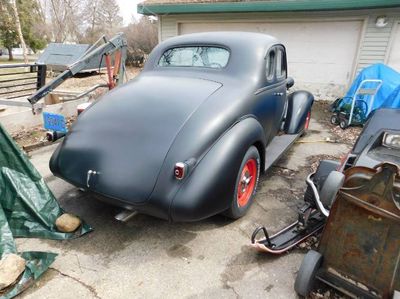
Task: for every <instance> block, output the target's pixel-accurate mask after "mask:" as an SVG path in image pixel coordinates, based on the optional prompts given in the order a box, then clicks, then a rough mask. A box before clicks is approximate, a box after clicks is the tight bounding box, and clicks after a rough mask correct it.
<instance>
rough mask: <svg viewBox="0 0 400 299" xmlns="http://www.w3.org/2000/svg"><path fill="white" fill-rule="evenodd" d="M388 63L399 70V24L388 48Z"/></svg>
mask: <svg viewBox="0 0 400 299" xmlns="http://www.w3.org/2000/svg"><path fill="white" fill-rule="evenodd" d="M388 65H389V66H390V67H392V68H394V69H395V70H396V71H398V72H400V24H398V25H397V26H396V32H395V33H394V38H393V43H392V47H391V49H390V54H389V60H388Z"/></svg>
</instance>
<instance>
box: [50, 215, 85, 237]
mask: <svg viewBox="0 0 400 299" xmlns="http://www.w3.org/2000/svg"><path fill="white" fill-rule="evenodd" d="M80 225H81V220H80V219H79V218H78V217H76V216H74V215H71V214H68V213H65V214H62V215H61V216H60V217H58V218H57V220H56V226H57V229H58V230H59V231H60V232H63V233H72V232H74V231H76V230H77V229H78V227H79V226H80Z"/></svg>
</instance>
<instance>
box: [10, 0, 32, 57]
mask: <svg viewBox="0 0 400 299" xmlns="http://www.w3.org/2000/svg"><path fill="white" fill-rule="evenodd" d="M10 3H11V7H12V9H13V12H14V18H15V27H16V30H17V33H18V38H19V42H20V43H21V47H22V55H23V56H24V62H25V63H28V53H27V50H26V44H25V39H24V36H23V35H22V29H21V22H20V20H19V14H18V8H17V2H16V1H15V0H11V1H10Z"/></svg>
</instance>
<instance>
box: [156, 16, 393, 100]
mask: <svg viewBox="0 0 400 299" xmlns="http://www.w3.org/2000/svg"><path fill="white" fill-rule="evenodd" d="M381 15H385V16H386V17H387V19H388V24H387V26H386V27H384V28H376V26H375V20H376V18H377V17H378V16H381ZM321 22H323V23H321ZM327 22H328V23H329V22H330V25H331V26H329V25H328V26H327V24H328V23H327ZM357 22H358V23H359V24H360V25H359V26H358V25H357V26H351V25H350V24H351V23H352V24H353V25H354V24H356V23H357ZM398 22H400V9H390V10H367V11H341V12H313V13H305V12H296V13H230V14H224V13H218V14H192V15H185V14H182V15H166V16H161V17H160V30H159V38H160V40H165V39H167V38H169V37H172V36H176V35H178V34H182V33H185V30H186V32H188V31H192V32H193V31H196V30H195V28H196V23H197V28H200V29H201V30H203V29H204V30H203V31H207V30H211V29H216V28H219V29H221V30H225V29H227V28H228V29H229V28H232V29H233V30H238V29H239V28H241V30H244V31H246V29H247V30H251V31H253V30H252V29H253V28H255V27H256V28H258V30H254V31H261V32H266V31H268V29H271V31H275V32H277V34H276V35H282V37H281V39H282V40H285V39H287V42H288V43H291V42H292V41H293V38H292V40H290V39H289V36H287V35H288V32H289V31H287V30H286V32H285V30H283V29H282V28H281V29H279V24H280V25H282V26H290V24H293V23H299V24H305V25H307V26H308V27H309V28H308V29H307V34H309V33H310V32H311V35H320V34H324V32H325V35H326V43H329V47H332V48H333V49H331V50H329V51H328V49H327V48H326V47H327V45H326V44H322V43H323V42H322V41H321V44H320V49H321V51H320V53H321V54H320V55H321V57H319V58H320V60H321V59H322V60H323V59H325V63H330V57H329V56H332V55H334V56H335V57H337V58H338V59H343V63H342V66H340V65H339V66H337V67H342V68H343V70H345V72H344V71H342V72H340V71H337V72H334V74H333V77H332V76H331V77H329V72H325V73H324V75H323V77H324V78H322V80H321V78H319V79H318V80H319V81H320V82H318V83H321V82H322V84H319V85H318V84H317V85H315V84H314V85H313V86H311V85H312V84H311V83H313V82H312V81H313V80H314V81H315V78H313V77H316V76H317V75H315V74H313V73H315V71H311V70H310V71H306V74H302V75H301V76H300V77H301V78H302V81H304V82H303V83H304V84H303V83H302V84H303V85H302V86H301V84H300V86H299V84H298V85H297V86H298V87H299V88H307V87H308V88H311V89H312V91H313V92H314V93H316V95H317V96H318V97H319V98H330V99H332V98H334V97H337V96H341V95H342V93H343V92H344V91H345V90H346V88H347V87H348V85H349V84H350V83H351V81H352V79H353V78H354V76H355V75H356V74H357V72H358V71H359V70H360V69H362V68H363V67H365V66H367V65H370V64H373V63H377V62H384V63H392V61H394V60H396V59H398V58H396V55H395V54H390V52H391V51H397V50H396V49H397V47H398V43H397V40H398V38H397V35H396V32H397V29H398V28H399V27H400V26H397V23H398ZM229 24H231V25H229ZM232 24H235V25H232ZM254 24H256V25H257V24H258V25H257V26H258V27H257V26H254ZM312 24H315V26H314V28H315V29H314V30H313V29H312V28H311V27H310V26H312ZM321 24H324V26H323V27H324V28H322V25H321ZM338 24H342V25H338ZM190 27H191V28H190ZM292 28H296V26H294V27H293V26H292ZM343 30H355V31H357V32H354V34H353V35H351V34H344V33H343V32H342V33H343V34H341V31H343ZM335 31H336V33H335ZM285 35H286V36H285ZM357 35H358V36H357ZM305 38H306V37H305ZM349 38H351V39H352V40H353V41H352V43H353V47H352V46H351V45H350V44H349V40H348V39H349ZM310 40H313V41H314V42H316V41H318V39H317V38H310ZM320 40H321V39H320ZM332 40H333V41H338V43H339V44H335V43H331V42H330V41H332ZM350 42H351V41H350ZM341 44H342V45H341ZM313 46H315V45H313ZM324 47H325V48H324ZM335 47H337V48H335ZM340 47H346V49H347V50H346V51H343V50H341V48H340ZM353 48H354V52H353ZM298 49H299V47H296V53H293V55H294V56H296V55H301V56H302V57H303V56H306V55H307V49H304V50H303V51H300V52H299V51H297V50H298ZM393 49H395V50H393ZM313 51H314V53H315V51H316V50H315V49H314V50H312V51H311V53H313ZM392 53H394V52H392ZM396 53H397V52H396ZM289 55H290V53H288V56H289ZM312 55H315V54H312ZM324 56H325V58H324ZM288 58H289V71H290V67H291V66H290V63H291V62H290V60H291V59H292V60H293V59H295V57H293V58H290V57H288ZM349 59H351V60H352V61H348V60H349ZM320 62H322V65H323V63H324V62H323V61H320ZM310 65H311V64H309V66H310ZM316 65H317V67H320V65H321V63H320V64H319V65H318V64H316ZM332 67H335V66H332ZM296 72H297V73H298V72H301V68H298V70H297V71H296ZM296 72H295V73H296ZM307 73H309V74H307ZM339 75H341V76H340V78H339ZM335 76H336V77H335ZM298 81H299V80H298ZM300 81H301V80H300ZM307 82H308V83H310V84H311V85H310V84H305V83H307ZM314 83H315V82H314Z"/></svg>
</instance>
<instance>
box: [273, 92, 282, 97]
mask: <svg viewBox="0 0 400 299" xmlns="http://www.w3.org/2000/svg"><path fill="white" fill-rule="evenodd" d="M274 96H279V97H281V96H283V92H275V93H274Z"/></svg>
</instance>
